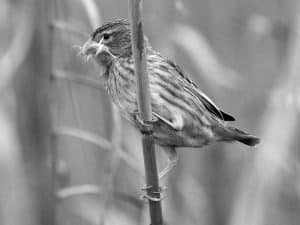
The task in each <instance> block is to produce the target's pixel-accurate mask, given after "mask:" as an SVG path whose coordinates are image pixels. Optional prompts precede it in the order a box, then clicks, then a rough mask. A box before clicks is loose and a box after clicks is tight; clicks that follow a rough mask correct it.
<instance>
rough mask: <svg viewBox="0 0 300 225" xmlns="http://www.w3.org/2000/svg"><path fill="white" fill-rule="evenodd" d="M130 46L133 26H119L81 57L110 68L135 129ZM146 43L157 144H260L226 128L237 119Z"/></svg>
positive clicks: (111, 84) (110, 84)
mask: <svg viewBox="0 0 300 225" xmlns="http://www.w3.org/2000/svg"><path fill="white" fill-rule="evenodd" d="M130 40H131V39H130V27H129V24H128V23H127V22H126V21H124V20H117V21H114V22H110V23H107V24H105V25H103V26H102V27H100V28H98V29H97V30H96V31H95V32H94V33H93V34H92V36H91V38H90V40H89V41H88V42H86V44H85V45H84V46H83V47H82V50H81V52H82V54H84V55H93V56H94V57H95V59H96V61H97V62H98V63H99V64H100V66H102V67H104V68H105V72H104V74H103V75H104V76H105V87H106V88H107V91H108V93H109V96H110V97H111V99H112V101H113V102H114V103H115V104H116V105H117V106H118V107H119V108H120V111H121V113H122V114H123V116H124V117H125V118H127V119H128V120H130V121H132V122H134V123H135V122H136V121H135V118H136V117H135V115H136V112H137V98H136V78H135V75H134V63H133V58H132V51H131V43H130ZM100 42H101V43H100ZM145 42H146V46H147V68H148V74H149V85H150V93H151V102H152V110H153V113H154V115H155V116H156V117H158V119H159V120H158V122H157V123H156V124H154V136H155V138H156V141H157V143H159V144H160V145H167V146H182V147H184V146H186V147H201V146H203V145H206V144H208V143H210V142H214V141H234V140H237V141H240V142H242V143H244V144H247V145H251V146H252V145H255V144H257V143H258V142H259V139H258V138H256V137H253V136H250V135H248V134H247V133H245V132H243V131H240V130H238V129H236V128H233V127H230V126H229V125H227V122H226V121H233V120H234V118H233V117H232V116H231V115H229V114H227V113H224V112H223V111H221V110H220V109H219V108H218V107H217V106H216V105H215V104H214V103H213V102H212V101H211V100H210V99H209V98H208V97H207V96H206V95H205V94H204V93H203V92H202V91H201V90H200V89H199V88H198V87H197V86H196V85H195V84H194V83H193V82H192V81H191V80H190V79H188V78H187V77H186V75H185V74H184V72H183V71H182V70H181V69H180V68H179V67H178V66H177V65H176V64H175V63H173V62H172V61H170V60H168V59H166V58H164V57H163V56H161V55H160V54H159V53H158V52H156V51H155V50H153V49H152V47H151V46H150V44H149V42H148V40H147V38H145ZM99 46H101V51H100V52H97V51H98V50H99V49H100V47H99Z"/></svg>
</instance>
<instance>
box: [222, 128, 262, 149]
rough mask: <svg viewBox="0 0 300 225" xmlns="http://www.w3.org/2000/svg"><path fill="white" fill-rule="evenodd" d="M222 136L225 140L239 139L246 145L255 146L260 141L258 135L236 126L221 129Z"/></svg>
mask: <svg viewBox="0 0 300 225" xmlns="http://www.w3.org/2000/svg"><path fill="white" fill-rule="evenodd" d="M221 132H222V133H221V135H220V136H221V137H222V138H223V140H224V141H239V142H241V143H243V144H245V145H249V146H255V145H257V144H258V143H259V142H260V139H259V138H258V137H255V136H253V135H250V134H248V133H246V132H244V131H242V130H240V129H238V128H235V127H230V126H229V127H226V128H225V129H224V130H223V131H221Z"/></svg>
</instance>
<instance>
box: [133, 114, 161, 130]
mask: <svg viewBox="0 0 300 225" xmlns="http://www.w3.org/2000/svg"><path fill="white" fill-rule="evenodd" d="M133 121H134V123H135V124H136V125H137V126H138V128H139V130H140V131H142V132H143V131H144V130H148V129H149V128H150V127H151V128H152V126H153V124H154V123H156V122H157V121H158V119H157V117H156V116H155V115H153V117H152V121H144V120H142V119H141V118H140V115H139V112H138V111H135V112H133Z"/></svg>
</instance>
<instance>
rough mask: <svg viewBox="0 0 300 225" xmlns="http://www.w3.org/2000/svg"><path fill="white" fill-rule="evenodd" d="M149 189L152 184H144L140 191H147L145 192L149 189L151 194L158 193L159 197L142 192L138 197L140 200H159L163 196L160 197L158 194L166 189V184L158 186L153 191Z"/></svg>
mask: <svg viewBox="0 0 300 225" xmlns="http://www.w3.org/2000/svg"><path fill="white" fill-rule="evenodd" d="M151 189H152V186H145V187H143V188H141V190H142V191H147V192H149V191H150V193H151V194H155V195H159V197H153V196H150V195H149V194H143V195H141V196H140V198H141V199H142V200H150V201H153V202H159V201H162V200H163V199H164V196H162V197H160V194H162V193H163V192H164V191H165V190H166V189H167V187H166V186H163V187H159V189H158V191H153V190H151Z"/></svg>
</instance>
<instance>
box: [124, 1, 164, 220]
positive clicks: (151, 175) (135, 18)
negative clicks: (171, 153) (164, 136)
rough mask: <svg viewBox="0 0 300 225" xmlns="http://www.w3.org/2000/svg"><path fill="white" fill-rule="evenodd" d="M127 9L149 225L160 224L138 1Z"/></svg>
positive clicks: (148, 94)
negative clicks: (130, 32)
mask: <svg viewBox="0 0 300 225" xmlns="http://www.w3.org/2000/svg"><path fill="white" fill-rule="evenodd" d="M129 11H130V15H131V31H132V35H131V37H132V38H131V42H132V51H133V56H134V63H135V73H136V74H137V76H136V79H137V99H138V109H139V115H140V119H141V121H144V122H145V123H144V125H143V124H141V132H142V135H143V136H142V144H143V154H144V164H145V173H146V184H147V195H148V196H149V198H148V201H149V210H150V220H151V225H162V224H163V217H162V208H161V202H160V200H158V201H153V200H154V199H160V193H159V191H160V188H159V181H158V175H157V164H156V158H155V147H154V137H153V129H152V125H151V121H152V109H151V99H150V90H149V81H148V74H147V64H146V63H147V58H146V49H145V46H144V34H143V24H142V18H141V0H130V1H129Z"/></svg>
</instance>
